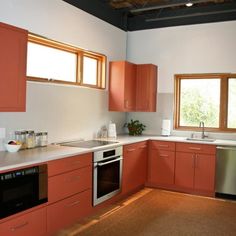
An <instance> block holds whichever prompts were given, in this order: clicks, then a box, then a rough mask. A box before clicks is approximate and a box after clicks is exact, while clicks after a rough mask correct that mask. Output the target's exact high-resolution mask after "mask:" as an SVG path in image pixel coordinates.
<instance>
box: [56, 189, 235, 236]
mask: <svg viewBox="0 0 236 236" xmlns="http://www.w3.org/2000/svg"><path fill="white" fill-rule="evenodd" d="M58 235H59V236H133V235H134V236H154V235H155V236H156V235H161V236H162V235H163V236H165V235H171V236H175V235H179V236H182V235H183V236H184V235H204V236H205V235H212V236H213V235H214V236H215V235H216V236H218V235H219V236H224V235H225V236H226V235H227V236H231V235H236V202H232V201H225V200H219V199H211V198H206V197H199V196H191V195H187V194H181V193H175V192H168V191H164V190H157V189H150V188H145V189H143V190H141V191H140V192H138V193H136V194H134V195H132V196H131V197H129V198H128V199H126V200H124V201H121V202H118V203H117V204H114V205H112V206H110V207H108V208H106V209H103V210H102V211H100V212H99V213H97V214H96V215H93V216H90V217H88V218H86V219H84V220H83V221H80V222H78V223H77V224H75V225H73V226H72V227H70V228H67V229H64V230H62V231H61V232H60V233H59V234H58Z"/></svg>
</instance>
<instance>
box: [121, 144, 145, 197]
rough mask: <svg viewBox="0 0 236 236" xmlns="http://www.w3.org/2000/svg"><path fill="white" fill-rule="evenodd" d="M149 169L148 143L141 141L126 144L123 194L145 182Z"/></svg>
mask: <svg viewBox="0 0 236 236" xmlns="http://www.w3.org/2000/svg"><path fill="white" fill-rule="evenodd" d="M146 171H147V144H146V142H139V143H135V144H129V145H125V146H124V158H123V178H122V194H127V193H129V192H132V191H133V190H135V189H137V188H139V187H140V186H142V185H144V184H145V181H146Z"/></svg>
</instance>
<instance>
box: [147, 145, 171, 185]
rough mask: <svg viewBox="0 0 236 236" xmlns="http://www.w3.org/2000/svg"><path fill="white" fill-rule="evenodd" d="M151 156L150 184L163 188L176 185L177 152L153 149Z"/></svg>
mask: <svg viewBox="0 0 236 236" xmlns="http://www.w3.org/2000/svg"><path fill="white" fill-rule="evenodd" d="M150 155H151V156H150V159H151V160H150V162H151V166H152V168H150V174H149V176H150V182H151V183H155V184H159V185H163V186H164V185H172V184H174V168H175V152H172V151H166V150H159V149H152V150H151V153H150Z"/></svg>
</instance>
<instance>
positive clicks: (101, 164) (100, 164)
mask: <svg viewBox="0 0 236 236" xmlns="http://www.w3.org/2000/svg"><path fill="white" fill-rule="evenodd" d="M122 159H123V158H122V157H120V158H116V159H115V160H111V161H107V162H101V163H97V165H98V166H105V165H107V164H110V163H113V162H116V161H120V160H122Z"/></svg>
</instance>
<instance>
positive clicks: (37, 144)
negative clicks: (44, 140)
mask: <svg viewBox="0 0 236 236" xmlns="http://www.w3.org/2000/svg"><path fill="white" fill-rule="evenodd" d="M41 135H42V133H41V132H38V133H35V147H40V146H41Z"/></svg>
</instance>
